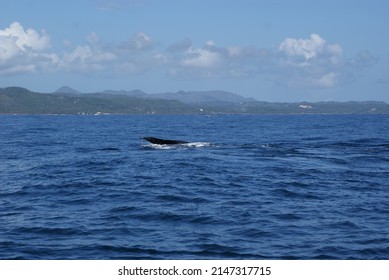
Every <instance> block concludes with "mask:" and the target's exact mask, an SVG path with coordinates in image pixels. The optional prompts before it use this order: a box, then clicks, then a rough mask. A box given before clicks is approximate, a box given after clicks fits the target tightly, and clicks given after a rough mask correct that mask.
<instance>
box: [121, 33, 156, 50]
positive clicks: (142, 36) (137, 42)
mask: <svg viewBox="0 0 389 280" xmlns="http://www.w3.org/2000/svg"><path fill="white" fill-rule="evenodd" d="M153 45H154V41H153V39H152V38H151V37H150V36H148V35H147V34H146V33H143V32H138V33H136V34H134V35H133V36H132V37H131V38H130V40H129V41H127V42H123V43H121V44H119V48H121V49H123V50H128V51H144V50H148V49H151V48H152V47H153Z"/></svg>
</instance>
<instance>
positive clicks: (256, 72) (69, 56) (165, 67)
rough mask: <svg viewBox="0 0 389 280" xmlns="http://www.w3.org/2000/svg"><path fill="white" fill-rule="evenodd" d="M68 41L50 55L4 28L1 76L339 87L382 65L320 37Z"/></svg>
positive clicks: (25, 35)
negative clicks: (148, 76) (152, 74)
mask: <svg viewBox="0 0 389 280" xmlns="http://www.w3.org/2000/svg"><path fill="white" fill-rule="evenodd" d="M63 43H64V44H63V47H64V48H65V50H64V51H62V52H57V53H50V52H48V51H47V49H49V48H50V37H49V36H48V34H47V33H46V32H45V31H41V32H38V31H36V30H35V29H32V28H27V29H26V28H24V27H23V26H22V25H21V24H20V23H19V22H14V23H12V24H11V25H10V26H9V27H7V28H4V29H1V30H0V75H16V74H20V73H26V72H48V71H66V72H76V73H87V74H88V75H93V74H96V75H98V76H101V75H108V76H110V75H138V74H141V73H144V72H147V71H149V70H156V69H158V70H159V71H164V72H166V73H168V74H169V75H170V76H171V77H173V78H175V79H203V78H222V79H244V78H250V79H259V80H261V79H262V80H267V81H269V80H270V81H273V82H274V83H275V84H277V85H282V86H285V87H293V88H333V87H337V86H340V85H342V83H345V81H347V82H349V81H350V80H352V77H353V76H354V75H355V73H356V72H357V71H361V70H363V69H365V68H367V67H371V66H372V65H374V64H375V63H377V61H378V58H377V57H375V56H374V55H372V54H371V53H370V52H368V51H362V52H360V53H358V54H357V55H355V56H353V57H349V58H345V57H344V52H343V48H342V47H341V46H340V45H339V44H336V43H328V42H327V40H326V39H324V38H322V37H321V36H320V35H318V34H315V33H314V34H311V35H310V36H309V37H308V38H292V37H288V38H285V39H284V40H282V41H281V40H280V43H279V45H278V46H277V47H275V48H259V47H257V46H240V45H233V46H219V45H218V44H217V42H215V41H213V40H208V41H206V42H204V43H203V45H202V46H200V47H199V46H195V45H194V44H193V42H192V41H191V40H190V39H188V38H186V39H183V40H181V41H178V42H175V43H172V44H170V45H168V47H166V48H165V49H161V48H158V47H160V45H161V44H155V41H154V39H153V38H152V37H151V36H150V35H148V34H147V33H145V32H137V33H135V34H133V35H132V36H129V39H128V40H124V41H122V42H118V43H112V42H111V43H107V42H103V41H102V40H101V39H100V37H99V36H98V34H97V33H96V32H91V33H90V34H89V35H87V36H86V37H85V41H84V42H82V43H81V44H76V43H73V42H70V41H63Z"/></svg>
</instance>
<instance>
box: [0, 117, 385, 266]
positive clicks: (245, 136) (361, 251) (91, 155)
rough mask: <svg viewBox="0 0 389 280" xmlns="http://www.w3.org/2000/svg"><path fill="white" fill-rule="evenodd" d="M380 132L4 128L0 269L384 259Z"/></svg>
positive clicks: (170, 121) (177, 124) (182, 124)
mask: <svg viewBox="0 0 389 280" xmlns="http://www.w3.org/2000/svg"><path fill="white" fill-rule="evenodd" d="M388 131H389V115H291V116H282V115H276V116H270V115H268V116H263V115H257V116H245V115H243V116H242V115H225V116H220V115H218V116H0V179H1V181H0V259H389V218H388V217H389V133H388ZM144 136H155V137H161V138H172V139H182V140H187V141H190V142H191V143H190V144H188V145H177V146H158V145H151V144H149V143H147V142H146V141H144V140H142V139H141V137H144Z"/></svg>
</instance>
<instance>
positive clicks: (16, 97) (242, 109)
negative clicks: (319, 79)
mask: <svg viewBox="0 0 389 280" xmlns="http://www.w3.org/2000/svg"><path fill="white" fill-rule="evenodd" d="M62 91H66V92H64V93H61V92H60V91H58V92H54V93H38V92H32V91H30V90H28V89H26V88H22V87H6V88H0V114H81V115H83V114H88V115H90V114H389V105H388V104H387V103H385V102H382V101H349V102H335V101H330V102H292V103H287V102H266V101H257V100H254V99H250V98H245V97H242V96H240V95H237V94H233V93H229V92H225V91H205V92H190V91H188V92H186V91H179V92H176V93H168V94H147V93H144V92H143V91H141V90H133V91H103V92H97V93H78V91H76V90H74V89H72V88H70V87H69V88H62ZM126 93H127V94H126ZM177 95H178V97H181V98H177V97H176V96H177ZM196 95H198V96H196ZM150 96H151V97H150ZM225 96H227V97H230V98H231V99H227V100H224V99H223V97H225ZM184 97H185V98H187V99H186V100H185V98H184ZM175 98H177V99H175ZM180 99H181V100H180Z"/></svg>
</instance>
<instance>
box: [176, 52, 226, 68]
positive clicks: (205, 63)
mask: <svg viewBox="0 0 389 280" xmlns="http://www.w3.org/2000/svg"><path fill="white" fill-rule="evenodd" d="M221 63H222V57H221V55H220V54H219V53H217V52H214V51H211V50H208V49H204V48H190V49H189V50H187V51H186V52H185V57H184V59H183V60H182V64H183V65H184V66H189V67H199V68H213V67H217V66H219V65H220V64H221Z"/></svg>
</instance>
